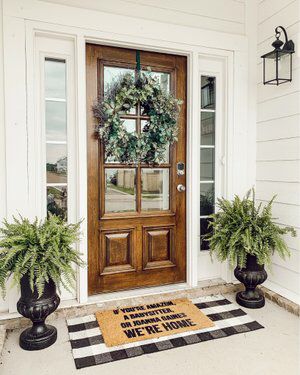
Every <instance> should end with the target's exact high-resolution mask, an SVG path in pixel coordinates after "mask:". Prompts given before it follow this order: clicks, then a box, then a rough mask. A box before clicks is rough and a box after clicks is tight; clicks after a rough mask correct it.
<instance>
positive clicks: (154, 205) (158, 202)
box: [142, 168, 169, 211]
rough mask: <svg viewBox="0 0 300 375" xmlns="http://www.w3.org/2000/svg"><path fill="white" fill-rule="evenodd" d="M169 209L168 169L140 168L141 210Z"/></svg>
mask: <svg viewBox="0 0 300 375" xmlns="http://www.w3.org/2000/svg"><path fill="white" fill-rule="evenodd" d="M168 209H169V169H165V168H164V169H158V168H142V211H157V210H159V211H163V210H168Z"/></svg>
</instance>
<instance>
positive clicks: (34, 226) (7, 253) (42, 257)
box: [0, 215, 84, 296]
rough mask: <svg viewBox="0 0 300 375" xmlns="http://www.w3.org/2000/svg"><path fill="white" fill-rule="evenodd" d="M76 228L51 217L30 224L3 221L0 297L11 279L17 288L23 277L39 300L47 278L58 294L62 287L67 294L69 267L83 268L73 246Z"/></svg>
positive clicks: (22, 220) (70, 276)
mask: <svg viewBox="0 0 300 375" xmlns="http://www.w3.org/2000/svg"><path fill="white" fill-rule="evenodd" d="M80 224H81V222H79V223H77V224H68V223H66V222H65V221H64V220H63V219H61V218H60V217H57V216H54V215H50V216H49V218H47V219H45V220H44V221H39V220H38V219H37V218H36V219H35V220H34V221H33V222H32V223H30V221H29V220H28V219H26V218H23V217H22V216H20V217H19V218H16V217H13V221H12V223H9V222H8V221H7V220H4V221H3V227H2V228H0V289H1V291H2V294H3V295H5V291H6V282H7V280H8V278H9V277H10V276H11V275H13V280H12V281H13V284H20V280H21V279H22V277H23V276H24V275H26V274H27V275H28V276H29V283H30V287H31V289H32V291H33V290H34V287H36V289H37V291H38V294H39V296H40V295H41V294H42V293H43V290H44V286H45V283H47V282H49V279H50V278H51V279H53V281H54V282H55V284H56V286H57V287H58V289H59V290H60V285H61V284H62V285H64V286H65V285H67V286H68V290H70V291H71V289H72V288H73V287H74V285H75V283H74V280H75V271H74V269H73V268H72V265H77V266H84V262H83V261H82V260H81V258H80V253H79V252H78V251H77V250H76V249H75V248H74V246H73V244H74V243H75V242H77V241H78V240H79V237H80ZM72 280H73V282H72Z"/></svg>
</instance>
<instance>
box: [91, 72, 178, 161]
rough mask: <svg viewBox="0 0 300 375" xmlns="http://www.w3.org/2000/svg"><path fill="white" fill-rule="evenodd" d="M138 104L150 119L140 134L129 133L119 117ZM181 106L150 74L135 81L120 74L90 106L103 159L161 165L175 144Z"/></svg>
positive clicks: (144, 73) (142, 75) (131, 77)
mask: <svg viewBox="0 0 300 375" xmlns="http://www.w3.org/2000/svg"><path fill="white" fill-rule="evenodd" d="M138 102H139V103H140V105H141V108H143V114H144V115H146V116H149V120H147V123H146V125H145V126H144V127H143V129H142V130H141V132H140V134H138V133H137V132H128V131H127V130H126V128H125V126H124V120H123V119H122V118H121V117H122V115H124V114H128V113H129V111H130V109H131V108H134V107H135V106H136V105H137V103H138ZM181 103H182V102H181V100H178V99H176V98H175V97H174V95H173V94H171V93H169V92H167V91H166V90H163V89H162V88H161V86H160V84H159V82H158V80H157V79H156V78H154V77H152V76H151V74H150V72H149V71H148V72H139V74H138V78H137V79H134V77H133V76H132V75H131V74H129V73H127V74H124V75H121V76H120V77H119V79H117V80H115V81H113V82H112V84H110V86H109V87H108V89H107V90H106V93H105V95H104V96H103V97H102V98H99V100H98V102H97V103H96V104H95V105H94V106H93V113H94V116H95V118H96V119H97V132H98V133H99V137H100V139H101V140H102V141H103V143H104V146H105V158H106V159H108V158H113V159H114V160H117V161H120V162H121V163H126V164H136V163H138V162H143V163H147V164H160V163H162V162H163V161H164V159H165V152H166V149H167V147H168V146H169V145H172V144H173V143H174V142H176V141H177V134H178V126H177V120H178V116H179V112H180V105H181Z"/></svg>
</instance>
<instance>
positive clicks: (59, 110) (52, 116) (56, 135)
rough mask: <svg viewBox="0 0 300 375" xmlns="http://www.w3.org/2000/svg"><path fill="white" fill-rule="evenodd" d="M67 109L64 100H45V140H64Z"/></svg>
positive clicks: (65, 136) (65, 137)
mask: <svg viewBox="0 0 300 375" xmlns="http://www.w3.org/2000/svg"><path fill="white" fill-rule="evenodd" d="M66 139H67V111H66V103H65V102H56V101H48V100H47V101H46V140H47V141H66Z"/></svg>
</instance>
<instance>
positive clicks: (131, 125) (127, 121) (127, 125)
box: [105, 119, 136, 163]
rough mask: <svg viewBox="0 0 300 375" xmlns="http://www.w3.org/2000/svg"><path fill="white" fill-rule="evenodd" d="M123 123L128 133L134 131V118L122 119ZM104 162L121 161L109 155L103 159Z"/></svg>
mask: <svg viewBox="0 0 300 375" xmlns="http://www.w3.org/2000/svg"><path fill="white" fill-rule="evenodd" d="M123 125H124V127H125V129H126V130H127V131H128V132H129V133H134V132H135V131H136V120H133V119H123ZM105 163H121V161H120V160H118V159H117V158H116V157H114V156H110V157H108V158H106V159H105Z"/></svg>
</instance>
